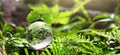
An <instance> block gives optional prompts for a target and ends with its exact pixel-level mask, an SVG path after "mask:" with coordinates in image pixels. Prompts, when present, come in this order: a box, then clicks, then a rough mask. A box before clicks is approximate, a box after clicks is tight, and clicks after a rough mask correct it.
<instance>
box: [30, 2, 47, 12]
mask: <svg viewBox="0 0 120 55" xmlns="http://www.w3.org/2000/svg"><path fill="white" fill-rule="evenodd" d="M30 8H31V9H32V10H33V11H37V12H39V13H40V14H43V13H46V12H49V8H48V6H47V5H45V4H41V5H35V6H33V5H31V6H30Z"/></svg>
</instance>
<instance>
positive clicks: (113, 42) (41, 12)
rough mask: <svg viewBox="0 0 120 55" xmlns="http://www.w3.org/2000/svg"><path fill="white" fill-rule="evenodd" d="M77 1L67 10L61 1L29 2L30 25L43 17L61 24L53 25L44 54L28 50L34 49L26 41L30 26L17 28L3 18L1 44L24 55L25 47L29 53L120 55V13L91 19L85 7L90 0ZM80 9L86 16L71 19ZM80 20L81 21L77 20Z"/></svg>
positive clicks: (14, 53) (7, 50) (5, 51)
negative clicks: (61, 4)
mask: <svg viewBox="0 0 120 55" xmlns="http://www.w3.org/2000/svg"><path fill="white" fill-rule="evenodd" d="M74 1H75V6H74V8H73V9H71V10H65V11H60V6H59V5H58V4H55V5H54V6H53V7H48V6H47V5H45V4H39V5H29V7H30V8H31V9H32V11H31V12H30V13H29V14H28V17H27V20H28V23H29V24H31V23H33V22H36V21H41V20H42V21H43V22H45V23H47V24H49V25H51V26H52V25H57V24H61V25H60V26H58V27H57V26H52V29H53V39H52V42H51V44H50V45H49V46H48V47H46V48H45V49H44V50H43V51H42V52H41V53H39V51H36V50H34V52H29V50H28V49H29V48H31V47H30V46H29V43H28V42H27V41H26V38H27V37H28V36H27V30H28V28H27V27H28V26H25V27H22V26H18V27H14V26H12V25H10V24H8V23H5V22H4V21H3V20H2V18H0V46H1V48H2V49H3V50H2V52H3V55H9V54H10V55H21V54H20V50H21V47H27V48H23V52H24V53H25V55H119V54H120V27H119V25H120V16H119V15H114V14H112V15H109V14H100V15H97V16H95V17H93V18H91V17H90V16H89V14H88V12H87V10H86V9H85V7H84V5H85V4H86V3H87V2H89V0H84V1H79V0H74ZM117 9H118V8H116V10H117ZM116 10H115V11H116ZM78 11H82V13H83V14H84V15H85V17H86V18H83V17H81V16H75V17H72V18H71V16H72V15H73V14H75V13H76V12H78ZM117 11H118V10H117ZM76 19H77V20H78V21H76V22H73V21H74V20H76ZM29 24H28V25H29ZM103 26H105V27H103ZM97 27H102V29H98V28H97Z"/></svg>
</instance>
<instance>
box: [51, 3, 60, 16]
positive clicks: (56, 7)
mask: <svg viewBox="0 0 120 55" xmlns="http://www.w3.org/2000/svg"><path fill="white" fill-rule="evenodd" d="M51 11H52V13H53V15H57V14H58V12H59V6H58V4H56V5H54V6H53V7H52V9H51Z"/></svg>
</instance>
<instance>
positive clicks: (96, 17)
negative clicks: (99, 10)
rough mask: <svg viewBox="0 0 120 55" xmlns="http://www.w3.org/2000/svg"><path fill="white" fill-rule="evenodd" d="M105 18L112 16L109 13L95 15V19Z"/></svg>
mask: <svg viewBox="0 0 120 55" xmlns="http://www.w3.org/2000/svg"><path fill="white" fill-rule="evenodd" d="M104 18H110V16H109V15H108V14H100V15H97V16H95V17H94V18H93V20H100V19H104Z"/></svg>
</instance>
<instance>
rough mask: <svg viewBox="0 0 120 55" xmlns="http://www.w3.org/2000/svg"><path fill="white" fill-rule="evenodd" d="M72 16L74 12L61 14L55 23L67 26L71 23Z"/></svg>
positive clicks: (54, 20) (55, 19)
mask: <svg viewBox="0 0 120 55" xmlns="http://www.w3.org/2000/svg"><path fill="white" fill-rule="evenodd" d="M71 14H72V12H70V11H65V12H61V13H59V15H58V16H57V17H55V18H54V19H53V23H60V24H67V23H68V22H69V18H70V16H71Z"/></svg>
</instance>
